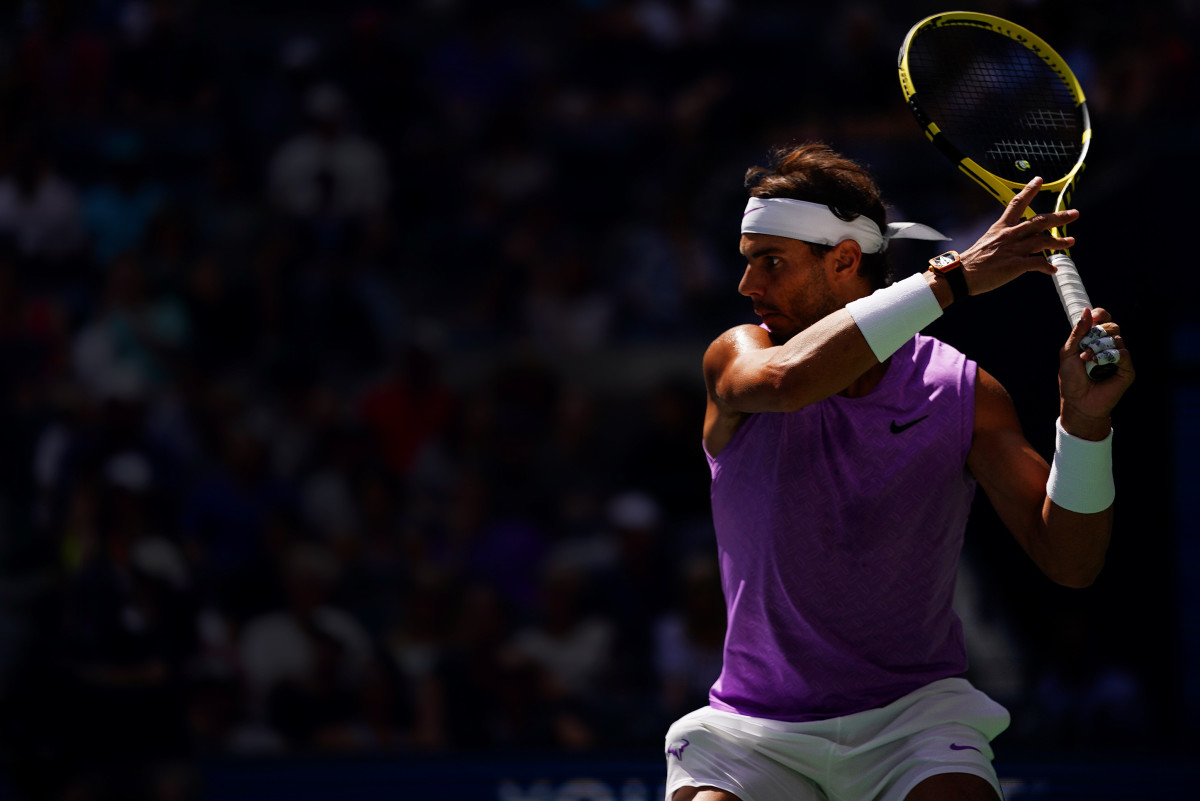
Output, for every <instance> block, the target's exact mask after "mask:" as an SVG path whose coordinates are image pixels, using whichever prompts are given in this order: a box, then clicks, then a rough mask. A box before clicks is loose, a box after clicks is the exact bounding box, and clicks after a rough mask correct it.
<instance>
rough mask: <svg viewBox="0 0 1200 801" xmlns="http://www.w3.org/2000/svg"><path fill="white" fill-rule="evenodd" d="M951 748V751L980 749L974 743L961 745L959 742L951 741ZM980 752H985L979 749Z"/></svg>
mask: <svg viewBox="0 0 1200 801" xmlns="http://www.w3.org/2000/svg"><path fill="white" fill-rule="evenodd" d="M950 750H951V751H979V749H978V748H976V747H975V746H973V745H959V744H958V743H950ZM979 753H981V754H982V753H983V752H982V751H979Z"/></svg>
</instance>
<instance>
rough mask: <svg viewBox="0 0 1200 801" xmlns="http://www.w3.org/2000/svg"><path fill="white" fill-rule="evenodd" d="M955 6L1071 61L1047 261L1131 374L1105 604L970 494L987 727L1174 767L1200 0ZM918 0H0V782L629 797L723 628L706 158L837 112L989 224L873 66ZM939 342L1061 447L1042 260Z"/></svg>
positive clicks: (1081, 756) (1180, 766)
mask: <svg viewBox="0 0 1200 801" xmlns="http://www.w3.org/2000/svg"><path fill="white" fill-rule="evenodd" d="M959 5H960V6H963V7H967V8H971V9H976V10H982V11H989V12H992V13H997V14H1000V15H1002V16H1006V17H1008V18H1010V19H1013V20H1015V21H1018V22H1022V23H1024V24H1026V25H1028V26H1030V27H1031V28H1033V29H1034V30H1035V31H1037V32H1038V33H1040V34H1041V35H1043V37H1044V38H1046V39H1047V40H1049V41H1050V42H1051V43H1053V44H1054V45H1055V46H1056V48H1057V49H1059V50H1060V51H1061V52H1063V53H1064V54H1065V55H1066V56H1067V59H1068V61H1069V62H1070V63H1071V64H1072V66H1073V67H1074V69H1075V70H1076V72H1077V73H1078V74H1079V76H1080V78H1081V81H1082V83H1083V84H1084V87H1085V90H1086V92H1087V93H1088V96H1089V101H1090V108H1091V112H1092V116H1093V123H1094V128H1095V131H1096V141H1095V144H1094V147H1093V151H1092V158H1091V159H1090V161H1091V165H1090V166H1089V168H1088V170H1087V171H1086V173H1085V174H1084V176H1083V179H1082V182H1081V186H1080V194H1079V205H1080V207H1081V209H1082V210H1083V217H1082V219H1081V220H1080V221H1079V223H1077V224H1076V226H1074V227H1073V229H1072V233H1074V234H1076V235H1077V236H1078V237H1079V242H1080V244H1079V246H1078V247H1077V248H1076V249H1075V255H1076V257H1077V259H1078V261H1079V263H1080V265H1081V268H1082V269H1083V271H1084V274H1085V277H1086V280H1087V283H1088V287H1089V290H1090V291H1091V294H1092V297H1093V299H1094V300H1095V301H1096V302H1097V303H1098V304H1101V305H1105V306H1107V307H1109V308H1110V309H1112V310H1113V312H1114V314H1115V315H1116V317H1117V319H1118V320H1120V322H1121V323H1122V326H1123V327H1124V328H1125V330H1126V332H1127V333H1128V337H1129V340H1130V342H1131V347H1132V348H1133V349H1134V351H1135V354H1136V359H1137V364H1138V369H1139V379H1138V383H1137V384H1136V385H1135V387H1134V389H1133V390H1132V391H1131V393H1130V394H1129V396H1128V397H1127V398H1126V400H1125V401H1124V402H1123V404H1122V406H1121V408H1120V410H1119V415H1118V417H1117V421H1116V424H1115V425H1116V428H1117V440H1116V443H1117V444H1116V453H1117V460H1118V465H1117V481H1118V487H1119V505H1118V511H1117V529H1116V539H1115V542H1114V545H1113V548H1112V550H1111V556H1110V560H1109V565H1108V567H1107V568H1106V572H1105V573H1104V575H1103V576H1102V577H1101V579H1100V581H1099V582H1098V583H1097V584H1096V585H1095V586H1094V587H1093V588H1090V589H1088V590H1086V591H1082V592H1079V591H1067V590H1063V589H1060V588H1057V587H1054V586H1052V585H1050V584H1049V583H1048V582H1047V581H1046V580H1045V579H1044V578H1042V577H1041V576H1040V575H1039V574H1037V573H1036V571H1035V570H1034V569H1033V568H1032V567H1031V566H1030V565H1029V564H1028V563H1027V561H1026V559H1025V557H1024V556H1023V555H1022V554H1020V553H1019V552H1018V551H1017V549H1016V546H1015V545H1014V544H1013V543H1012V541H1011V538H1009V537H1008V536H1007V535H1006V534H1005V533H1004V532H1003V531H1001V530H999V527H998V525H997V523H996V521H995V519H994V516H992V514H991V512H990V509H989V508H988V507H987V504H986V502H985V501H983V500H982V499H981V500H980V501H979V502H978V503H977V507H978V508H977V509H976V514H975V516H974V519H973V522H972V526H971V531H970V532H969V536H968V545H967V553H966V561H965V567H964V573H963V576H962V580H961V587H960V589H961V593H960V595H961V598H960V608H961V610H962V614H963V617H964V619H965V621H966V624H967V627H968V632H969V633H968V636H969V637H970V639H971V658H972V678H973V679H974V680H975V681H976V682H977V683H978V684H979V685H980V686H982V687H984V688H985V689H987V690H988V691H989V692H991V693H993V694H994V695H995V696H996V697H998V698H999V699H1001V700H1002V701H1004V702H1005V703H1006V704H1008V705H1009V706H1010V708H1011V709H1012V710H1013V712H1014V725H1013V728H1012V729H1011V730H1010V731H1009V732H1008V733H1006V734H1005V735H1004V736H1003V737H1002V739H1001V740H1000V741H999V742H998V744H997V750H998V759H999V762H1000V764H1001V766H1002V767H1003V768H1004V771H1006V773H1005V775H1006V776H1008V777H1010V778H1011V782H1010V785H1009V787H1010V792H1011V793H1012V795H1013V797H1022V795H1021V794H1025V795H1026V796H1029V797H1043V798H1049V797H1056V796H1054V793H1056V792H1068V793H1069V792H1072V791H1069V790H1063V789H1061V788H1065V787H1073V788H1075V790H1077V791H1079V792H1083V791H1082V790H1079V788H1081V787H1084V786H1087V787H1090V788H1091V790H1090V792H1091V793H1092V794H1091V795H1090V796H1089V797H1093V798H1097V797H1102V796H1103V794H1104V793H1105V792H1107V793H1110V794H1113V796H1114V797H1116V795H1117V794H1125V796H1126V797H1139V796H1138V793H1139V792H1141V791H1144V790H1145V789H1146V787H1145V785H1143V782H1146V781H1148V782H1150V783H1151V784H1153V783H1154V782H1159V783H1160V784H1161V787H1160V794H1159V795H1158V797H1170V796H1169V792H1168V791H1166V790H1165V787H1166V786H1167V785H1171V786H1178V787H1183V786H1184V784H1185V781H1186V782H1187V786H1188V787H1193V786H1194V784H1195V776H1194V774H1192V775H1191V776H1190V778H1186V779H1185V774H1186V773H1187V770H1188V769H1187V767H1186V766H1187V765H1188V764H1189V760H1191V759H1194V757H1195V755H1196V754H1197V753H1198V751H1200V748H1198V745H1200V727H1198V726H1197V723H1196V721H1197V714H1198V713H1200V708H1198V707H1200V589H1198V587H1200V531H1198V527H1197V523H1196V515H1195V513H1196V503H1195V501H1194V499H1193V497H1192V492H1193V489H1194V487H1195V486H1196V484H1197V479H1200V475H1197V470H1196V467H1195V466H1194V461H1195V460H1194V458H1193V454H1194V453H1195V451H1196V448H1197V447H1198V446H1200V425H1198V423H1197V422H1196V410H1197V409H1198V408H1200V374H1198V371H1197V368H1198V366H1200V362H1198V360H1197V357H1196V355H1195V353H1194V352H1193V350H1192V349H1193V348H1194V346H1193V345H1192V344H1191V343H1192V342H1194V341H1195V334H1196V331H1197V326H1196V323H1195V319H1194V312H1193V310H1192V307H1191V305H1190V304H1189V302H1188V301H1189V299H1190V296H1191V294H1192V288H1193V283H1192V282H1191V281H1190V280H1189V277H1190V276H1189V273H1190V272H1191V264H1190V262H1191V261H1192V260H1193V259H1194V256H1193V251H1194V243H1193V242H1192V239H1193V229H1194V226H1195V203H1194V201H1192V200H1191V199H1189V197H1188V193H1189V192H1190V191H1191V190H1192V188H1193V187H1194V186H1195V185H1196V180H1195V179H1196V177H1197V175H1196V172H1197V170H1196V168H1195V166H1194V143H1195V142H1196V141H1197V134H1198V133H1200V127H1198V124H1197V123H1198V113H1197V100H1198V97H1197V91H1198V83H1200V64H1198V63H1197V30H1198V26H1200V7H1198V6H1197V4H1196V3H1194V2H1187V1H1185V0H1179V1H1178V2H1143V3H1138V4H1125V3H1115V2H1094V3H1082V2H990V3H964V4H959ZM947 8H948V7H943V6H940V5H931V4H928V3H923V2H888V3H883V2H878V3H870V2H858V3H854V2H849V3H830V4H825V3H821V4H818V3H806V2H788V3H783V2H754V3H734V2H732V0H691V1H689V0H574V2H570V1H569V0H562V2H533V1H532V0H530V1H529V2H511V3H502V4H501V3H497V4H492V3H484V2H467V0H414V2H407V3H395V4H391V3H383V2H379V3H374V4H372V3H366V2H363V3H359V2H344V3H317V2H288V3H284V2H276V1H274V0H244V1H241V2H234V1H233V0H225V1H223V0H209V1H207V2H198V1H197V2H184V1H182V0H179V1H177V2H170V1H169V0H24V1H23V2H13V3H9V4H5V5H4V9H3V10H2V11H0V409H2V413H0V598H2V600H0V754H2V756H3V769H4V771H3V781H2V782H0V797H3V798H14V799H16V798H20V799H24V798H52V799H72V800H74V799H87V800H88V801H90V800H91V799H109V798H112V799H118V798H120V799H125V798H145V799H155V800H156V801H157V800H158V799H163V800H164V801H165V799H191V798H243V797H245V798H251V797H253V798H260V799H261V798H271V797H287V798H291V799H303V798H309V797H313V798H316V797H320V798H335V797H336V798H347V799H350V798H378V797H385V794H394V793H397V792H401V793H403V792H404V789H403V788H404V787H405V786H406V785H411V786H412V788H413V790H412V792H409V793H406V794H407V795H409V796H410V797H411V796H415V797H438V798H458V797H461V798H501V799H505V800H506V801H512V800H515V799H517V798H538V799H551V798H576V799H583V798H605V797H612V798H622V799H629V801H633V800H634V799H640V798H644V797H645V798H649V797H654V795H655V792H656V790H657V784H656V783H657V782H659V781H660V780H661V777H660V776H659V774H658V770H659V767H660V759H661V757H660V753H661V751H660V749H661V737H662V734H663V732H664V731H665V728H666V725H667V723H668V722H669V721H670V720H672V719H673V718H674V717H675V716H677V715H678V714H679V713H680V712H682V711H685V710H687V709H689V708H692V707H694V706H696V705H699V704H701V703H703V698H704V690H705V688H706V686H707V684H708V683H709V682H710V681H711V679H712V678H713V676H714V675H715V672H714V671H715V665H716V664H717V660H718V659H719V650H718V647H719V643H720V638H721V635H722V631H721V613H720V597H719V587H717V585H716V584H715V583H714V576H715V574H714V563H713V558H712V557H713V546H712V539H711V537H712V534H711V529H710V525H709V522H708V519H707V511H708V510H707V471H706V467H705V464H704V459H703V455H702V453H701V450H700V447H699V433H698V432H699V421H700V420H699V418H700V414H701V410H702V408H703V407H702V405H701V404H702V400H701V394H700V393H701V392H702V385H701V384H700V381H699V371H698V365H699V358H700V355H701V353H702V351H703V348H704V347H705V345H706V344H707V342H708V341H710V340H711V338H712V337H713V336H714V335H716V334H717V333H719V332H720V331H722V330H724V329H725V328H727V327H728V326H730V325H732V324H735V323H738V322H743V321H748V320H752V319H753V318H752V315H751V314H750V310H749V308H748V304H747V303H746V302H745V301H744V299H742V298H739V297H738V295H737V294H736V291H735V288H736V282H737V279H738V276H739V275H740V271H741V267H742V265H741V263H740V261H739V259H738V258H737V254H736V250H735V246H736V241H735V240H736V228H735V221H736V219H737V218H738V216H739V214H740V209H741V207H742V205H743V203H744V193H743V191H742V189H741V177H742V174H743V172H744V170H745V169H746V167H748V166H750V165H752V164H758V163H762V161H763V159H764V157H765V154H766V152H767V150H768V148H769V147H770V146H771V145H773V144H777V143H782V142H788V141H800V140H809V139H820V140H823V141H827V142H829V143H830V144H832V145H833V146H834V147H836V148H837V149H839V150H841V151H843V152H845V153H847V154H849V155H852V156H854V157H856V158H859V159H861V160H863V161H865V162H866V163H868V164H869V165H870V166H871V167H872V168H873V169H874V170H875V171H876V173H877V175H878V176H879V178H880V181H881V184H882V186H883V188H884V191H885V194H886V196H887V197H888V198H889V200H890V202H891V203H892V204H893V206H894V211H895V214H894V217H895V218H897V219H912V220H918V221H921V222H924V223H927V224H930V225H933V226H935V227H937V228H939V229H941V230H944V231H946V232H948V233H950V234H952V235H953V236H954V237H955V240H956V243H957V244H960V245H962V244H966V243H969V242H970V241H972V239H973V237H974V235H975V234H976V233H978V232H979V231H980V230H981V229H982V227H984V226H986V225H987V224H988V223H989V222H990V221H991V220H993V219H994V218H995V216H996V213H997V211H998V207H997V206H994V204H993V201H991V200H989V199H987V198H985V197H983V196H982V193H981V192H979V190H977V189H976V188H975V187H974V185H972V184H970V182H969V181H967V180H966V179H965V178H964V177H962V176H960V175H958V174H956V173H954V172H953V171H952V170H951V169H950V168H949V167H948V166H947V165H946V164H944V163H943V162H942V161H941V160H940V157H939V156H938V155H937V154H936V153H934V152H933V151H932V149H931V148H930V147H929V146H928V145H927V144H926V143H925V142H924V140H923V138H922V137H921V136H920V134H919V133H918V130H917V128H916V126H915V124H914V123H913V121H912V120H911V119H909V117H908V113H907V111H906V110H905V109H904V107H903V106H902V104H901V101H900V92H899V88H898V85H897V81H896V78H895V54H896V51H897V49H898V47H899V43H900V41H901V39H902V37H903V34H904V32H905V31H906V30H907V28H908V27H909V26H910V25H911V24H912V23H913V22H915V21H916V20H917V19H919V18H920V17H921V16H923V15H925V14H927V13H932V12H935V11H940V10H947ZM327 156H328V157H327ZM924 248H927V246H924V245H918V244H913V243H897V246H896V248H895V249H894V250H895V263H896V266H897V268H898V270H899V271H900V273H901V274H904V273H905V272H911V271H913V270H915V269H918V268H919V265H922V264H924V262H925V259H926V258H928V257H929V256H930V255H933V254H932V252H931V251H928V250H927V249H924ZM933 330H934V331H935V332H936V333H938V334H939V335H941V336H943V337H945V338H946V339H948V340H950V341H951V342H952V343H954V344H956V345H958V346H959V347H961V348H963V349H964V350H966V351H967V352H968V353H969V354H971V355H972V356H973V357H975V358H977V359H978V360H979V361H980V362H981V363H982V364H983V365H984V366H985V367H986V368H987V369H989V370H990V371H991V372H993V373H994V374H995V375H997V376H998V377H999V378H1000V380H1001V381H1002V382H1003V383H1004V384H1005V385H1006V386H1007V387H1008V388H1009V390H1010V391H1011V393H1012V394H1013V395H1014V397H1015V399H1016V401H1017V403H1018V407H1019V411H1020V413H1021V416H1022V418H1023V420H1024V421H1025V423H1026V428H1027V432H1028V434H1029V436H1030V439H1031V441H1032V442H1033V443H1034V445H1035V446H1037V447H1038V448H1039V450H1041V451H1042V452H1043V453H1047V454H1048V453H1049V452H1050V450H1051V448H1052V434H1051V432H1052V426H1051V421H1052V420H1053V417H1054V415H1055V413H1056V393H1055V385H1054V378H1053V372H1054V360H1055V356H1054V353H1055V348H1056V347H1057V345H1058V343H1059V342H1060V341H1061V340H1062V338H1063V337H1064V336H1065V333H1066V328H1065V325H1064V322H1063V317H1062V313H1061V310H1060V308H1059V306H1058V301H1057V299H1056V298H1055V297H1054V293H1053V291H1052V290H1051V288H1050V286H1049V284H1048V283H1047V282H1046V281H1045V279H1044V278H1043V277H1042V276H1026V277H1025V278H1022V279H1020V280H1019V281H1018V282H1016V283H1015V284H1014V285H1012V286H1009V287H1006V288H1005V289H1003V290H1002V291H999V292H996V293H992V294H990V295H988V296H985V297H982V298H978V299H974V300H973V301H972V302H971V304H970V305H968V306H964V307H963V308H961V309H959V308H956V309H954V310H953V311H952V312H951V313H950V314H948V315H947V316H946V317H945V318H943V319H942V320H940V321H939V322H938V323H937V324H936V326H935V328H934V329H933ZM588 779H591V780H592V783H590V784H589V783H588V782H587V781H586V780H588ZM1088 782H1091V784H1088ZM1172 783H1174V784H1172ZM1134 788H1139V789H1138V790H1134ZM1179 797H1183V796H1179Z"/></svg>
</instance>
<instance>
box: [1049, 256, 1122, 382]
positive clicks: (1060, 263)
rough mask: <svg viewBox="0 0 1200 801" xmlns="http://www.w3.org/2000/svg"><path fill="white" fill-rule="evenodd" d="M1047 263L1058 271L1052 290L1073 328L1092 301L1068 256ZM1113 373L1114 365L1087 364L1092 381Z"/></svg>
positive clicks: (1072, 261) (1057, 257)
mask: <svg viewBox="0 0 1200 801" xmlns="http://www.w3.org/2000/svg"><path fill="white" fill-rule="evenodd" d="M1049 261H1050V263H1051V264H1053V265H1054V266H1055V267H1056V268H1057V269H1058V272H1056V273H1055V274H1054V288H1055V289H1056V290H1058V299H1059V300H1061V301H1062V305H1063V309H1065V310H1066V312H1067V319H1068V320H1070V321H1071V326H1072V327H1074V326H1076V325H1078V324H1079V318H1080V317H1082V316H1083V310H1084V309H1090V308H1091V307H1092V301H1091V299H1090V298H1088V293H1087V290H1086V289H1084V288H1083V279H1082V278H1080V277H1079V270H1077V269H1075V262H1074V260H1072V259H1071V257H1070V256H1068V255H1067V254H1065V253H1055V254H1053V255H1051V256H1050V259H1049ZM1115 372H1117V366H1116V365H1115V364H1096V363H1095V362H1088V363H1087V373H1088V376H1089V377H1090V378H1091V379H1092V380H1093V381H1103V380H1104V379H1105V378H1108V377H1109V376H1110V375H1112V374H1113V373H1115Z"/></svg>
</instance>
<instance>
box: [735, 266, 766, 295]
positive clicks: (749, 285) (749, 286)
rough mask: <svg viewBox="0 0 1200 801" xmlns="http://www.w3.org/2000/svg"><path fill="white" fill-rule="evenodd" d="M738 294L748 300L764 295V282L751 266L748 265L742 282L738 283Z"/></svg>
mask: <svg viewBox="0 0 1200 801" xmlns="http://www.w3.org/2000/svg"><path fill="white" fill-rule="evenodd" d="M738 292H739V293H740V294H742V295H745V296H746V297H748V298H752V297H756V296H758V295H761V294H762V282H761V281H760V280H759V277H758V273H757V271H755V269H754V268H753V267H751V266H750V265H749V264H747V265H746V272H744V273H743V274H742V280H741V281H740V282H739V283H738Z"/></svg>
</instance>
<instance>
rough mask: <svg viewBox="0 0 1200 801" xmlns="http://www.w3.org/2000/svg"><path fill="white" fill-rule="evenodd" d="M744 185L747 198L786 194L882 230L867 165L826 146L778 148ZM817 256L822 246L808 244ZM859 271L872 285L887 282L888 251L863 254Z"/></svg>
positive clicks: (876, 192) (882, 221)
mask: <svg viewBox="0 0 1200 801" xmlns="http://www.w3.org/2000/svg"><path fill="white" fill-rule="evenodd" d="M746 188H747V189H748V190H750V195H751V197H786V198H792V199H793V200H807V201H808V202H810V203H824V204H825V205H826V206H828V207H829V209H830V211H832V212H833V213H834V214H835V215H837V216H838V217H839V218H841V219H843V220H847V221H849V220H853V219H856V218H858V217H860V216H866V217H867V218H868V219H870V220H872V221H874V223H875V224H876V225H878V226H879V230H880V231H883V230H884V228H885V226H886V224H887V211H886V209H885V208H884V205H883V198H882V197H881V195H880V192H879V187H878V186H877V185H876V183H875V179H874V178H872V177H871V174H870V173H869V172H867V169H866V168H865V167H863V166H862V165H861V164H859V163H858V162H856V161H854V160H852V159H848V158H846V157H845V156H843V155H841V154H840V153H837V152H835V151H834V150H833V149H832V148H831V147H829V146H828V145H825V144H820V143H811V144H805V145H798V146H794V147H777V148H775V149H774V150H772V151H771V154H770V163H769V166H767V167H751V168H750V169H748V170H746ZM808 244H809V247H811V248H812V249H813V252H814V253H816V254H818V255H824V254H825V253H828V252H829V251H830V250H832V248H830V247H829V246H827V245H816V244H812V243H808ZM859 275H862V276H864V277H866V278H867V280H868V281H870V283H871V288H872V289H879V288H881V287H884V286H887V285H888V284H889V283H891V280H892V268H891V265H890V263H889V262H888V258H887V253H886V252H880V253H864V254H863V257H862V263H861V264H860V266H859Z"/></svg>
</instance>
